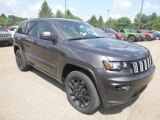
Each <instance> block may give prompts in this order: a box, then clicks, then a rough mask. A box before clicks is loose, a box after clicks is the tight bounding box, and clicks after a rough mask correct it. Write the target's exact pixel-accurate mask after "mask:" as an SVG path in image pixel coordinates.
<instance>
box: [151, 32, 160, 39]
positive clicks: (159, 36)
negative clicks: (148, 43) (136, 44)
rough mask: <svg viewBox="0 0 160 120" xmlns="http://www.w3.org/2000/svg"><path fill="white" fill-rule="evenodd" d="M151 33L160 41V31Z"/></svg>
mask: <svg viewBox="0 0 160 120" xmlns="http://www.w3.org/2000/svg"><path fill="white" fill-rule="evenodd" d="M150 33H152V34H154V36H155V39H156V40H160V31H156V30H151V31H150Z"/></svg>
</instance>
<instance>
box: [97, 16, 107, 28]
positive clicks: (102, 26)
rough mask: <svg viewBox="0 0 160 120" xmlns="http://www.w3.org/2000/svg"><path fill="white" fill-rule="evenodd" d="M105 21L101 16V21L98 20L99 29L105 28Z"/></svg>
mask: <svg viewBox="0 0 160 120" xmlns="http://www.w3.org/2000/svg"><path fill="white" fill-rule="evenodd" d="M104 25H105V24H104V21H103V17H102V16H99V19H98V27H99V28H101V29H104V28H105V26H104Z"/></svg>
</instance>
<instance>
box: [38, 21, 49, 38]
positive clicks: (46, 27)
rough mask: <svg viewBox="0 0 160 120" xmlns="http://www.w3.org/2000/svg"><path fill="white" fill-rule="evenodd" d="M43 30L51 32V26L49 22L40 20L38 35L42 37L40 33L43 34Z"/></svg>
mask: <svg viewBox="0 0 160 120" xmlns="http://www.w3.org/2000/svg"><path fill="white" fill-rule="evenodd" d="M43 32H51V28H50V26H49V24H48V23H46V22H39V23H38V29H37V37H38V38H40V34H42V33H43Z"/></svg>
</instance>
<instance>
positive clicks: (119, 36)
mask: <svg viewBox="0 0 160 120" xmlns="http://www.w3.org/2000/svg"><path fill="white" fill-rule="evenodd" d="M104 31H105V32H106V33H108V34H114V35H115V36H116V38H117V39H119V40H127V38H126V36H125V35H123V34H120V33H118V32H116V31H115V30H113V29H111V28H105V29H104Z"/></svg>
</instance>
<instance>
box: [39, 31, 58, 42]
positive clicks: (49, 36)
mask: <svg viewBox="0 0 160 120" xmlns="http://www.w3.org/2000/svg"><path fill="white" fill-rule="evenodd" d="M40 39H43V40H51V41H54V42H57V37H56V36H55V35H53V34H52V33H51V32H43V33H41V34H40Z"/></svg>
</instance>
